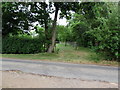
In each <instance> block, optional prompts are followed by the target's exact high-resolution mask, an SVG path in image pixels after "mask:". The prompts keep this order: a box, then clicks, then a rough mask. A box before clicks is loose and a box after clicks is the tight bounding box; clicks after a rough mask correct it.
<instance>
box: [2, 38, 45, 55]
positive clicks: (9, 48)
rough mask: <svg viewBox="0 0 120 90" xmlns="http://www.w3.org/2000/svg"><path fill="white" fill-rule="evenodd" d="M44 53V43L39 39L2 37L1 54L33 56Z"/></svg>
mask: <svg viewBox="0 0 120 90" xmlns="http://www.w3.org/2000/svg"><path fill="white" fill-rule="evenodd" d="M43 51H44V42H43V41H42V40H41V39H40V38H25V37H16V36H14V37H4V38H3V39H2V53H3V54H33V53H39V52H43Z"/></svg>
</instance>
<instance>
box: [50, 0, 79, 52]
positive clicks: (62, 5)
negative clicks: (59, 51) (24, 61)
mask: <svg viewBox="0 0 120 90" xmlns="http://www.w3.org/2000/svg"><path fill="white" fill-rule="evenodd" d="M53 5H54V7H55V16H54V20H53V25H52V38H51V45H50V46H49V49H48V53H52V52H53V51H54V46H55V41H56V22H57V17H58V11H60V12H61V13H60V17H61V18H62V17H66V18H67V19H69V18H70V15H71V13H70V11H74V12H77V11H78V9H79V3H78V2H54V3H53Z"/></svg>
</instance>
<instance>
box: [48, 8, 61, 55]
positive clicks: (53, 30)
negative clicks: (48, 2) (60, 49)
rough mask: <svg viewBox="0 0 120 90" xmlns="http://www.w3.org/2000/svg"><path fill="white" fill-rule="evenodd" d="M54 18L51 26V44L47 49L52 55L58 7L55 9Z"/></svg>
mask: <svg viewBox="0 0 120 90" xmlns="http://www.w3.org/2000/svg"><path fill="white" fill-rule="evenodd" d="M55 9H56V10H55V17H54V21H53V26H52V43H51V45H50V46H49V49H48V53H52V52H53V50H54V46H55V41H56V22H57V16H58V10H59V9H58V7H55Z"/></svg>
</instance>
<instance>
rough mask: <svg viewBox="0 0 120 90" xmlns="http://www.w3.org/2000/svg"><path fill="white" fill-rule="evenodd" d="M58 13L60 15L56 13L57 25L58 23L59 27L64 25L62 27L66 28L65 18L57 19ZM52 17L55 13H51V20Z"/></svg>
mask: <svg viewBox="0 0 120 90" xmlns="http://www.w3.org/2000/svg"><path fill="white" fill-rule="evenodd" d="M59 13H60V12H58V18H57V23H58V24H59V25H64V26H66V25H67V20H66V18H63V19H59ZM54 15H55V13H53V14H51V15H50V17H51V18H52V20H53V19H54Z"/></svg>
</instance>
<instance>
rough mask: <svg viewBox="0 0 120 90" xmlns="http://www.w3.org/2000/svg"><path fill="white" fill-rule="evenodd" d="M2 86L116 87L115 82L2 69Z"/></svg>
mask: <svg viewBox="0 0 120 90" xmlns="http://www.w3.org/2000/svg"><path fill="white" fill-rule="evenodd" d="M2 84H3V85H2V87H3V88H117V87H118V85H117V84H115V83H107V82H100V81H84V80H80V79H67V78H60V77H47V76H41V75H34V74H29V73H23V72H19V71H2Z"/></svg>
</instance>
